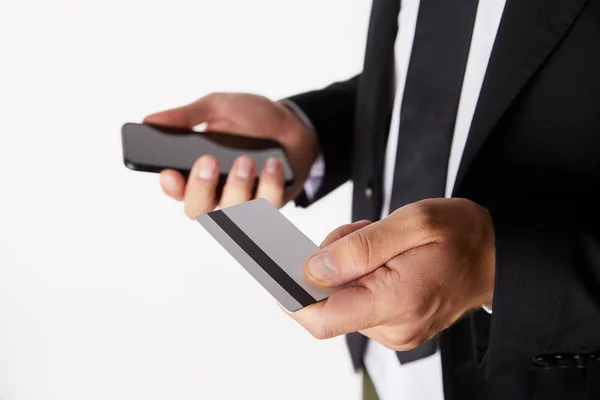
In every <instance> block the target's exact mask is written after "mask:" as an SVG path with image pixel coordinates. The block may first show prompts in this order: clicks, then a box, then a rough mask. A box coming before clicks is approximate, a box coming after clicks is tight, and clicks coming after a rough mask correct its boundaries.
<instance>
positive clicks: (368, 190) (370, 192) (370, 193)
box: [365, 186, 373, 200]
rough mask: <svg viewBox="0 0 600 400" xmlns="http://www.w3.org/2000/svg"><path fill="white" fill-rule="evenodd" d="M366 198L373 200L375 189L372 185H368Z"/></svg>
mask: <svg viewBox="0 0 600 400" xmlns="http://www.w3.org/2000/svg"><path fill="white" fill-rule="evenodd" d="M365 198H366V199H367V200H371V199H372V198H373V189H371V187H370V186H367V188H366V189H365Z"/></svg>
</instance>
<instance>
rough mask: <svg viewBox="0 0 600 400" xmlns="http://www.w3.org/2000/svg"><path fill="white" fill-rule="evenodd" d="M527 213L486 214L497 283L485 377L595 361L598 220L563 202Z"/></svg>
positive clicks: (599, 326) (599, 294) (599, 329)
mask: <svg viewBox="0 0 600 400" xmlns="http://www.w3.org/2000/svg"><path fill="white" fill-rule="evenodd" d="M529 208H531V210H516V208H514V207H510V209H509V208H507V209H506V210H502V211H501V210H490V212H491V214H492V218H493V220H494V229H495V235H496V279H495V290H494V300H493V310H494V312H493V316H492V318H491V329H490V337H489V348H488V354H487V355H486V358H487V371H486V372H487V376H488V377H490V376H494V375H498V374H502V373H505V372H509V371H513V370H515V369H522V368H527V367H532V366H537V367H543V366H545V367H549V368H552V367H559V366H570V367H576V366H578V364H587V363H588V362H594V363H595V362H596V361H598V358H599V357H600V353H599V351H600V223H599V222H600V221H599V220H600V218H597V217H595V216H594V215H596V213H586V212H585V211H584V212H582V210H585V209H586V208H580V209H577V207H570V206H568V205H565V207H564V208H565V209H566V210H567V211H560V210H557V209H556V208H554V209H553V210H540V206H539V205H537V206H536V207H535V208H536V209H534V207H529ZM542 208H543V207H542ZM588 211H590V209H588ZM594 359H596V360H595V361H594ZM579 366H581V365H579Z"/></svg>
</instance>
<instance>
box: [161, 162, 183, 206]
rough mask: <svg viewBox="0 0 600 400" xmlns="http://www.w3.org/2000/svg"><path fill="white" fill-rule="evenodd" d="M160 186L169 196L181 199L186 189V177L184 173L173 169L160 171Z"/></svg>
mask: <svg viewBox="0 0 600 400" xmlns="http://www.w3.org/2000/svg"><path fill="white" fill-rule="evenodd" d="M160 186H161V187H162V190H163V191H164V192H165V193H166V194H167V196H169V197H171V198H173V199H175V200H177V201H181V200H183V194H184V191H185V179H184V177H183V175H181V174H180V173H179V172H177V171H174V170H172V169H166V170H164V171H162V172H161V173H160Z"/></svg>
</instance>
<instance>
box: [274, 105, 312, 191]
mask: <svg viewBox="0 0 600 400" xmlns="http://www.w3.org/2000/svg"><path fill="white" fill-rule="evenodd" d="M275 104H276V105H277V107H278V108H280V109H281V110H282V114H283V115H284V120H285V123H284V126H283V127H282V129H281V131H282V133H284V135H283V136H285V137H282V140H281V142H282V144H283V145H284V148H285V149H286V151H287V156H288V157H289V158H290V162H291V163H292V165H293V167H294V174H295V181H296V183H295V184H294V186H293V187H292V189H291V190H290V192H289V193H288V196H287V197H288V200H293V199H294V198H296V196H298V195H299V194H300V193H301V192H302V188H303V185H304V182H305V181H306V179H307V178H308V176H309V173H310V170H311V167H312V166H313V164H314V163H315V162H316V161H317V158H318V156H319V148H320V146H319V139H318V136H317V134H316V132H315V129H314V126H313V125H312V123H311V122H310V120H309V119H308V117H307V116H306V115H305V114H304V112H303V111H302V110H301V109H299V108H298V107H297V106H296V105H295V104H294V103H292V102H289V101H287V100H281V101H277V102H275Z"/></svg>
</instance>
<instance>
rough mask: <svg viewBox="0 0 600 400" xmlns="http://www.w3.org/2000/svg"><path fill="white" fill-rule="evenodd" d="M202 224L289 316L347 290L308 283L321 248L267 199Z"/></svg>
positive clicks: (220, 213) (202, 218)
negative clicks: (306, 267)
mask: <svg viewBox="0 0 600 400" xmlns="http://www.w3.org/2000/svg"><path fill="white" fill-rule="evenodd" d="M196 220H197V221H198V222H199V223H200V224H201V225H202V226H203V227H204V228H205V229H206V230H207V231H208V233H210V234H211V235H212V236H213V237H214V238H215V239H216V240H217V242H218V243H219V244H220V245H221V246H223V247H224V248H225V249H226V250H227V251H228V252H229V254H231V255H232V256H233V257H234V258H235V260H237V262H238V263H239V264H240V265H241V266H242V267H243V268H244V269H245V270H246V271H248V272H249V273H250V275H252V277H254V279H255V280H256V281H258V283H260V284H261V285H262V286H263V287H264V288H265V289H266V290H267V291H268V292H269V293H270V294H271V295H272V296H273V297H274V298H275V300H276V301H277V302H278V303H279V304H280V305H281V306H282V307H283V308H284V309H286V310H287V311H289V312H294V311H298V310H300V309H301V308H304V307H306V306H309V305H311V304H314V303H316V302H318V301H321V300H324V299H326V298H327V297H329V296H330V295H331V294H332V293H334V292H335V291H337V290H339V289H341V287H340V288H320V287H317V286H315V285H312V284H311V283H310V282H309V281H308V280H307V279H306V278H305V276H304V272H303V270H302V268H303V264H304V262H305V261H306V260H307V259H308V258H309V257H310V256H312V255H313V254H315V253H316V252H317V251H318V250H319V246H317V245H316V244H315V243H313V242H312V241H311V240H310V239H309V238H308V237H306V235H304V234H303V233H302V232H301V231H300V230H299V229H298V228H296V226H294V224H292V223H291V222H290V221H289V220H288V219H287V218H286V217H285V216H283V214H281V212H279V210H278V209H277V208H275V207H274V206H273V205H272V204H271V203H269V202H268V201H267V200H265V199H256V200H252V201H249V202H246V203H242V204H239V205H236V206H233V207H227V208H224V209H221V210H216V211H213V212H210V213H208V214H203V215H200V216H198V217H197V218H196Z"/></svg>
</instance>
